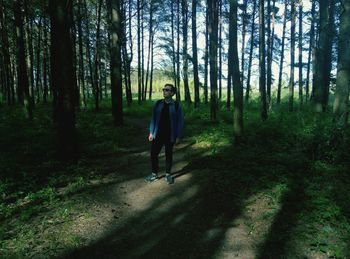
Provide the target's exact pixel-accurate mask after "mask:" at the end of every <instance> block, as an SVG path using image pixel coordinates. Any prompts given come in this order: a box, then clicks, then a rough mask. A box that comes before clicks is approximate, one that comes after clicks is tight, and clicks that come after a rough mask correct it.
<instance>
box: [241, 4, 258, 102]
mask: <svg viewBox="0 0 350 259" xmlns="http://www.w3.org/2000/svg"><path fill="white" fill-rule="evenodd" d="M256 1H257V0H254V1H253V13H252V27H251V35H250V50H249V61H248V73H247V87H246V94H245V101H246V102H248V100H249V93H250V75H251V71H252V60H253V47H254V32H255V13H256V5H257V3H256ZM242 82H243V81H242Z"/></svg>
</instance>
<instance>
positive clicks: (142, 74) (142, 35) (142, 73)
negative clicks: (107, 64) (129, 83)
mask: <svg viewBox="0 0 350 259" xmlns="http://www.w3.org/2000/svg"><path fill="white" fill-rule="evenodd" d="M144 5H145V4H144V0H141V21H142V23H141V89H142V91H141V92H142V100H145V99H146V91H145V51H144V50H145V47H144V43H145V37H144V24H143V21H144V12H145V7H144Z"/></svg>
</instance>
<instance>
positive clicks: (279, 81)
mask: <svg viewBox="0 0 350 259" xmlns="http://www.w3.org/2000/svg"><path fill="white" fill-rule="evenodd" d="M287 8H288V1H285V4H284V15H283V16H284V17H283V32H282V44H281V45H282V50H281V60H280V67H279V73H278V86H277V104H280V103H281V90H282V73H283V59H284V41H285V39H286V25H287Z"/></svg>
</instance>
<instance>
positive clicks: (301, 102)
mask: <svg viewBox="0 0 350 259" xmlns="http://www.w3.org/2000/svg"><path fill="white" fill-rule="evenodd" d="M298 39H299V104H300V107H302V106H303V46H302V44H303V2H302V1H301V0H299V38H298Z"/></svg>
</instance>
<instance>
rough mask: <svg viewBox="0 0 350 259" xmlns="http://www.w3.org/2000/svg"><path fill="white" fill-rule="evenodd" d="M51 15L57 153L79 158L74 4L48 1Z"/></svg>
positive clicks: (68, 0)
mask: <svg viewBox="0 0 350 259" xmlns="http://www.w3.org/2000/svg"><path fill="white" fill-rule="evenodd" d="M49 9H50V16H51V66H52V69H51V78H52V84H53V88H54V89H56V90H57V102H56V103H55V106H54V113H55V114H56V125H57V133H58V154H59V155H60V157H61V158H64V159H75V158H77V156H78V143H77V134H76V128H75V103H76V100H75V82H74V75H73V73H74V70H73V44H72V41H71V26H72V24H71V21H72V18H71V17H70V14H71V13H72V12H71V10H72V1H70V0H65V1H56V0H50V2H49Z"/></svg>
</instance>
